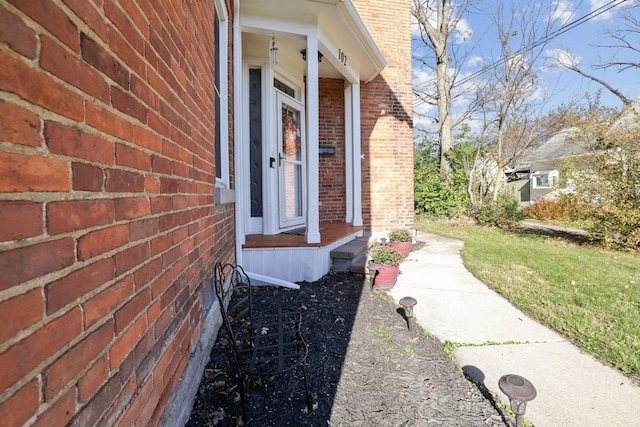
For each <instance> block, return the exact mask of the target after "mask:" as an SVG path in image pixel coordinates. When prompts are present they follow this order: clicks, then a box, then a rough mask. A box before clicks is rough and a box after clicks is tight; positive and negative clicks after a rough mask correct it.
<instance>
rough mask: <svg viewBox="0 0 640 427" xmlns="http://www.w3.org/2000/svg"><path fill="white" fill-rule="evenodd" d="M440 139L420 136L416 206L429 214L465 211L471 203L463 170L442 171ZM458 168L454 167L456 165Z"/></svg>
mask: <svg viewBox="0 0 640 427" xmlns="http://www.w3.org/2000/svg"><path fill="white" fill-rule="evenodd" d="M437 153H438V149H437V143H436V142H434V141H433V140H431V139H429V138H428V137H425V138H422V139H417V140H416V144H415V152H414V209H415V212H416V214H417V215H419V216H422V217H426V218H434V219H435V218H452V217H457V216H460V215H463V214H464V213H465V212H466V211H467V207H468V205H469V197H468V195H467V191H466V188H467V180H466V177H465V175H464V172H461V171H459V172H455V171H454V172H448V173H441V172H440V157H439V156H438V154H437ZM454 170H455V169H454Z"/></svg>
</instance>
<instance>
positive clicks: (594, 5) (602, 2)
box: [589, 0, 613, 21]
mask: <svg viewBox="0 0 640 427" xmlns="http://www.w3.org/2000/svg"><path fill="white" fill-rule="evenodd" d="M609 3H611V0H589V4H590V5H591V10H590V12H593V11H594V10H597V9H600V8H601V7H604V6H606V5H607V4H609ZM612 17H613V14H612V13H611V9H609V10H608V11H606V12H603V13H601V14H600V15H598V16H596V17H594V18H593V19H594V20H596V21H603V20H607V19H611V18H612Z"/></svg>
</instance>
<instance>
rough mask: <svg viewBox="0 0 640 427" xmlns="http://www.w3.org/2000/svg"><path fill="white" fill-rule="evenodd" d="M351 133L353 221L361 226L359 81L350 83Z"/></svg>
mask: <svg viewBox="0 0 640 427" xmlns="http://www.w3.org/2000/svg"><path fill="white" fill-rule="evenodd" d="M349 119H350V120H351V135H352V137H351V138H352V142H353V144H352V147H353V163H352V165H353V166H352V169H353V175H352V176H353V222H352V224H353V225H354V226H355V227H361V226H362V224H363V222H362V159H361V156H362V152H361V151H360V144H361V140H360V82H357V83H353V84H352V85H351V117H350V118H349V117H347V120H349Z"/></svg>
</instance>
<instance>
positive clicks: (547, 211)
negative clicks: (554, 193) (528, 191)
mask: <svg viewBox="0 0 640 427" xmlns="http://www.w3.org/2000/svg"><path fill="white" fill-rule="evenodd" d="M566 208H567V207H566V205H564V204H562V203H559V202H558V201H556V200H548V199H541V200H538V201H537V202H535V203H534V204H532V205H530V206H527V207H526V208H524V209H523V210H522V211H523V213H524V215H525V216H526V217H527V218H533V219H541V220H567V219H569V217H568V212H567V209H566Z"/></svg>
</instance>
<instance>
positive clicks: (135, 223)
mask: <svg viewBox="0 0 640 427" xmlns="http://www.w3.org/2000/svg"><path fill="white" fill-rule="evenodd" d="M410 9H411V4H410V2H409V0H385V1H381V0H380V1H369V0H209V1H187V0H185V1H149V0H135V1H134V0H130V1H123V0H104V1H103V0H100V1H97V0H95V1H94V0H83V1H76V0H69V1H67V0H64V1H63V0H40V1H11V0H0V64H2V66H0V120H1V122H0V272H1V273H2V274H1V275H0V325H2V327H1V328H0V337H1V338H0V420H2V422H1V423H0V424H2V425H3V427H4V426H19V425H24V424H27V425H65V424H70V425H77V426H88V425H96V424H100V425H126V426H129V425H157V424H161V425H170V426H174V425H179V424H180V423H182V422H184V421H185V419H186V417H187V416H188V411H189V410H190V407H191V401H192V399H193V396H194V394H195V392H196V389H197V386H198V382H199V380H200V376H201V374H202V370H203V368H204V366H205V364H206V361H207V360H208V358H209V351H210V349H211V347H212V345H213V341H214V340H215V336H216V334H217V331H218V329H219V326H220V321H221V319H220V317H219V312H218V309H217V303H215V298H214V296H213V289H212V285H211V280H212V268H213V265H214V263H215V262H216V261H218V260H220V261H223V262H238V263H241V264H243V265H244V266H246V267H247V268H248V269H249V270H250V271H251V272H253V273H261V274H263V275H268V276H272V277H275V278H280V279H286V280H295V281H297V280H315V279H317V278H319V277H320V276H322V275H323V274H325V273H326V272H327V271H328V270H329V267H330V259H329V251H330V250H331V249H332V248H333V247H336V246H337V245H340V244H342V243H344V242H346V241H348V240H350V239H353V238H354V237H355V236H358V235H361V234H374V235H376V234H383V233H385V232H387V231H388V230H390V229H392V228H395V227H400V226H407V227H411V226H413V170H412V165H413V130H412V89H411V28H410V22H411V18H410ZM276 49H277V54H276Z"/></svg>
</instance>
